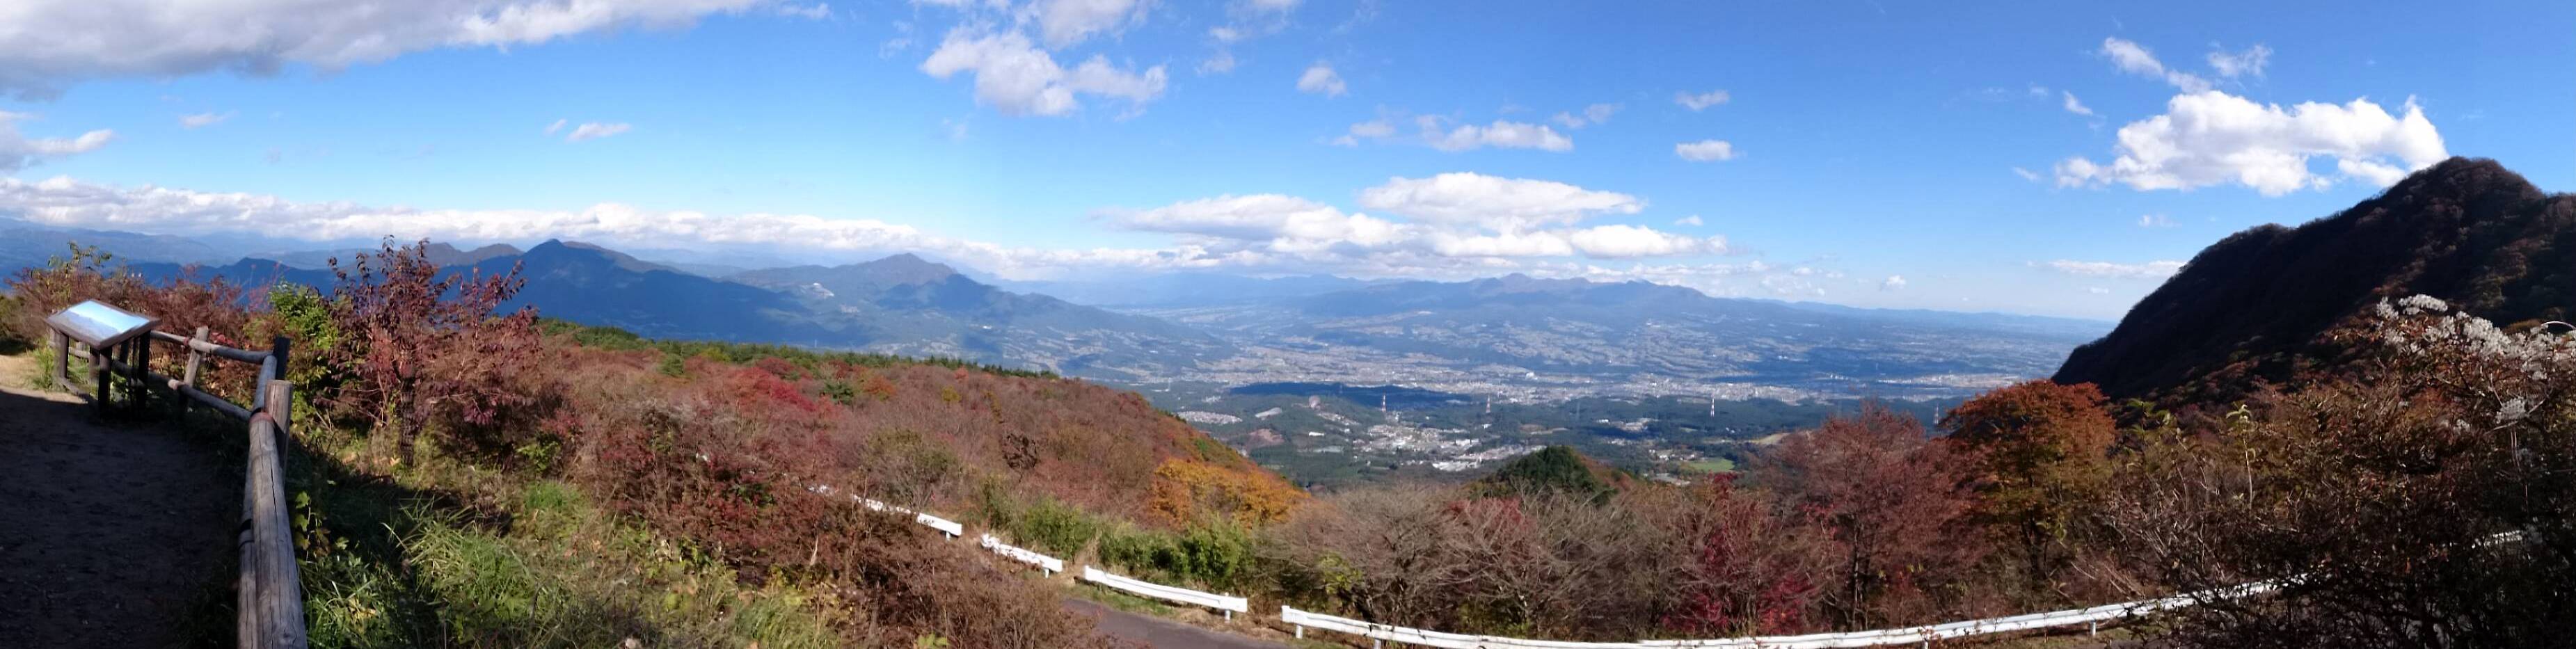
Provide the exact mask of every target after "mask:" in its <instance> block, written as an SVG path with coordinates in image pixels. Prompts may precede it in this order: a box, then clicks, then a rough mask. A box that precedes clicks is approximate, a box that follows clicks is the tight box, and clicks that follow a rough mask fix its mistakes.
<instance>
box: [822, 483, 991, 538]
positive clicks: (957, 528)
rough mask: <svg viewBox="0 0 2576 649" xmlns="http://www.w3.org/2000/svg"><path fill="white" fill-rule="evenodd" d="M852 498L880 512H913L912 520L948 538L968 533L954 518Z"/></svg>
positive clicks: (828, 488)
mask: <svg viewBox="0 0 2576 649" xmlns="http://www.w3.org/2000/svg"><path fill="white" fill-rule="evenodd" d="M805 490H806V491H811V492H814V493H818V494H822V495H825V496H829V495H832V494H833V493H834V490H833V489H832V485H814V486H811V487H806V488H805ZM850 500H852V501H855V502H857V503H859V505H860V506H862V507H866V508H868V509H869V510H870V511H880V512H885V511H890V512H894V513H897V514H911V515H912V521H913V522H915V523H920V524H921V525H922V526H923V527H928V528H930V529H934V530H939V533H940V534H945V535H948V538H952V539H953V538H957V537H960V536H965V535H966V526H965V525H961V524H958V522H957V521H952V520H948V519H945V518H940V517H937V516H932V515H929V514H924V513H921V512H917V511H913V510H910V509H905V508H902V507H897V506H894V505H888V504H885V502H883V501H879V500H877V499H874V498H861V497H859V495H858V494H850Z"/></svg>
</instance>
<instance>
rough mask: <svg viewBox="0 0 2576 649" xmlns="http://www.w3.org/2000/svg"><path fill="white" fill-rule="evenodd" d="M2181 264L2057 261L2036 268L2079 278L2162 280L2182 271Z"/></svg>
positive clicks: (2173, 262)
mask: <svg viewBox="0 0 2576 649" xmlns="http://www.w3.org/2000/svg"><path fill="white" fill-rule="evenodd" d="M2182 264H2183V263H2182V262H2179V261H2150V262H2147V263H2143V264H2123V263H2118V262H2109V261H2074V260H2070V259H2059V260H2055V261H2051V262H2048V263H2045V264H2038V266H2040V267H2042V268H2046V269H2048V270H2051V271H2056V272H2060V273H2065V274H2068V275H2076V276H2080V277H2106V278H2112V279H2164V278H2167V277H2172V276H2173V274H2174V273H2175V272H2177V271H2180V270H2182Z"/></svg>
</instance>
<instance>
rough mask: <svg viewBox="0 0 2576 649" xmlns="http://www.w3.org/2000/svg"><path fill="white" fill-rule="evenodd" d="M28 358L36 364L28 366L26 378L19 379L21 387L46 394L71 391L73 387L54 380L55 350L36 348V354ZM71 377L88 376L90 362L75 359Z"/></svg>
mask: <svg viewBox="0 0 2576 649" xmlns="http://www.w3.org/2000/svg"><path fill="white" fill-rule="evenodd" d="M27 357H28V358H29V359H30V360H32V361H34V362H33V364H31V365H28V366H27V371H26V375H25V376H21V377H18V378H19V385H24V386H27V388H28V389H31V390H41V391H45V392H70V391H71V386H66V385H63V384H62V382H60V381H56V380H54V372H53V368H54V350H53V348H51V347H37V348H35V350H34V353H31V354H28V355H27ZM70 375H71V376H88V375H89V361H84V360H81V359H79V358H77V357H75V358H73V359H72V362H71V372H70Z"/></svg>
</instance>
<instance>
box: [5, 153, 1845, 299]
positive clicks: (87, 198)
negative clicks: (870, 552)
mask: <svg viewBox="0 0 2576 649" xmlns="http://www.w3.org/2000/svg"><path fill="white" fill-rule="evenodd" d="M1432 180H1433V179H1424V180H1421V181H1415V182H1417V183H1421V182H1431V181H1432ZM1497 180H1498V181H1499V179H1497ZM1499 183H1500V184H1501V185H1503V186H1505V187H1518V188H1519V189H1504V190H1503V191H1501V192H1500V193H1499V196H1484V197H1482V198H1476V199H1473V200H1470V199H1467V198H1459V197H1450V198H1456V200H1451V199H1450V198H1440V197H1441V196H1445V195H1446V192H1445V191H1429V192H1424V193H1419V194H1412V195H1407V196H1404V197H1401V199H1402V200H1397V201H1395V202H1393V203H1389V204H1390V205H1401V206H1411V207H1423V208H1424V209H1429V210H1433V211H1442V212H1443V213H1442V217H1446V216H1449V214H1447V213H1446V212H1445V210H1452V209H1456V210H1465V209H1476V210H1494V211H1496V214H1499V216H1494V215H1487V216H1474V217H1462V218H1457V219H1450V220H1441V218H1417V219H1416V220H1413V221H1404V220H1398V219H1392V218H1380V217H1376V216H1370V215H1365V214H1354V213H1347V212H1344V211H1342V210H1340V209H1338V208H1334V207H1332V206H1329V205H1324V204H1321V203H1317V202H1314V201H1309V200H1305V199H1301V198H1296V197H1290V196H1281V195H1248V196H1220V197H1217V198H1212V199H1203V200H1196V201H1184V202H1181V203H1175V204H1173V205H1169V206H1165V207H1162V208H1155V209H1152V210H1145V211H1141V212H1123V213H1121V212H1112V213H1109V215H1110V216H1112V217H1114V218H1115V220H1116V221H1117V222H1119V223H1120V224H1122V225H1123V226H1125V227H1129V228H1133V229H1137V230H1144V231H1155V232H1165V233H1170V234H1171V235H1172V236H1173V237H1174V238H1175V241H1173V242H1172V243H1170V244H1168V245H1165V246H1161V247H1138V248H1087V249H1073V248H1032V247H1011V246H1002V245H997V244H992V243H988V242H982V241H975V240H969V239H959V238H953V237H948V236H942V235H939V234H935V233H932V232H929V231H925V230H922V229H920V228H916V227H912V226H908V225H902V224H897V223H889V222H886V221H882V220H876V219H867V218H832V217H824V216H816V215H811V214H767V213H750V214H732V215H713V214H707V213H703V212H694V211H686V210H648V209H642V208H638V207H634V206H630V205H623V204H618V203H598V204H594V205H591V206H590V207H587V208H580V209H571V210H550V209H485V210H456V209H415V208H408V207H372V206H365V205H357V204H353V203H345V202H325V203H311V202H296V201H290V200H286V199H282V198H279V197H275V196H267V195H259V194H245V193H219V192H202V191H191V190H185V189H176V188H165V187H155V186H150V185H143V186H115V185H103V184H95V183H86V182H81V181H77V180H73V179H70V178H60V177H58V178H53V179H50V180H45V181H40V182H33V181H26V180H21V179H17V178H12V177H0V213H10V214H17V215H21V216H22V217H23V218H26V219H28V220H30V221H35V222H39V223H47V224H55V225H72V226H80V227H94V228H105V229H117V230H132V231H140V232H148V233H155V234H175V235H202V234H211V233H236V232H257V233H263V234H269V235H273V236H286V237H293V238H299V239H303V240H308V241H314V242H345V241H348V240H353V239H354V240H370V239H377V238H381V237H386V236H392V237H395V238H399V239H414V238H427V239H433V240H439V241H447V242H454V243H479V242H516V243H522V244H524V243H530V242H534V241H538V240H542V239H546V238H563V239H572V240H580V241H590V242H594V243H600V244H604V245H609V246H612V247H629V248H692V249H702V250H704V249H747V250H766V251H768V252H771V253H773V254H775V253H783V252H799V253H806V254H815V253H822V254H834V255H837V256H843V257H846V256H848V255H849V253H853V252H856V253H875V254H881V253H884V252H890V251H910V252H919V253H924V254H930V255H935V256H939V257H943V258H947V259H953V260H957V261H958V262H960V263H965V264H970V265H973V266H975V267H977V268H980V269H983V270H986V271H990V272H992V273H994V274H995V275H998V276H1001V277H1006V278H1012V279H1035V278H1047V277H1061V276H1063V275H1064V274H1065V273H1068V272H1081V271H1099V270H1113V269H1128V270H1175V269H1212V268H1226V269H1232V270H1237V271H1241V272H1299V273H1304V272H1331V273H1335V274H1342V275H1346V276H1354V277H1417V278H1432V279H1466V278H1473V277H1490V276H1494V275H1500V274H1504V273H1511V272H1526V273H1529V274H1532V275H1535V276H1542V277H1578V278H1584V279H1591V280H1596V281H1627V280H1643V281H1651V282H1656V283H1662V284H1670V285H1678V286H1688V287H1692V288H1695V289H1699V290H1703V291H1708V292H1711V293H1713V294H1728V295H1774V296H1801V295H1812V294H1814V292H1815V291H1816V290H1818V288H1819V287H1818V286H1816V285H1815V284H1814V282H1815V281H1816V280H1817V278H1819V277H1823V278H1828V279H1830V278H1835V277H1840V274H1839V273H1833V272H1823V273H1815V272H1803V271H1802V272H1798V273H1795V274H1792V273H1791V272H1790V271H1788V270H1787V269H1784V268H1780V267H1777V266H1773V265H1770V264H1766V263H1764V262H1761V261H1758V260H1756V261H1753V262H1750V263H1742V264H1643V263H1631V264H1629V265H1626V266H1604V265H1597V264H1595V263H1591V260H1618V259H1631V258H1641V257H1653V256H1663V255H1687V254H1695V253H1707V254H1716V253H1724V252H1726V251H1727V243H1726V240H1725V239H1724V238H1721V237H1688V236H1681V235H1674V234H1669V233H1663V232H1657V231H1654V230H1652V229H1649V228H1644V227H1639V226H1633V225H1602V226H1592V227H1585V226H1582V225H1579V224H1575V225H1564V226H1550V227H1539V228H1532V229H1524V230H1515V231H1500V230H1494V229H1491V227H1490V226H1492V225H1494V224H1512V223H1519V222H1523V221H1525V220H1527V218H1524V217H1528V218H1537V219H1540V220H1545V221H1547V222H1549V223H1565V222H1566V219H1563V218H1558V217H1556V216H1554V215H1555V214H1558V213H1561V212H1565V211H1569V210H1570V211H1573V212H1576V213H1578V214H1617V213H1627V212H1630V211H1632V210H1633V207H1634V206H1635V205H1638V204H1641V202H1640V201H1636V200H1635V199H1633V198H1625V197H1623V196H1622V195H1619V194H1613V193H1608V192H1591V191H1588V190H1582V189H1581V188H1575V187H1572V186H1567V185H1562V184H1561V183H1547V182H1545V181H1529V180H1515V181H1499ZM1435 184H1436V183H1435ZM1388 185H1389V186H1409V185H1407V183H1406V180H1405V179H1400V178H1399V179H1394V180H1391V181H1390V182H1389V183H1388ZM1550 185H1556V187H1550ZM1542 190H1543V191H1542ZM1435 198H1438V200H1433V199H1435ZM1417 203H1420V205H1417ZM1530 215H1536V216H1535V217H1531V216H1530ZM1576 218H1579V216H1578V217H1576Z"/></svg>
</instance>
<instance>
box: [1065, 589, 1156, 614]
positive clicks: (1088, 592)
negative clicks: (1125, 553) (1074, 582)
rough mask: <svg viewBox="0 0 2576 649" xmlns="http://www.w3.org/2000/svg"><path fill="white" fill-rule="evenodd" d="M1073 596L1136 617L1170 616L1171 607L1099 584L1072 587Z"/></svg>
mask: <svg viewBox="0 0 2576 649" xmlns="http://www.w3.org/2000/svg"><path fill="white" fill-rule="evenodd" d="M1073 594H1074V596H1076V597H1080V598H1083V599H1087V600H1091V601H1094V602H1099V603H1102V604H1107V605H1109V607H1110V608H1114V609H1118V610H1121V611H1126V612H1129V613H1135V614H1137V615H1154V616H1161V617H1170V616H1171V615H1172V607H1171V606H1169V605H1166V604H1164V603H1162V602H1158V601H1155V600H1151V599H1146V598H1143V597H1137V596H1135V595H1129V594H1127V593H1125V592H1122V591H1119V590H1117V589H1114V588H1110V587H1107V586H1102V585H1099V584H1088V583H1087V584H1082V585H1079V586H1074V587H1073Z"/></svg>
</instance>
